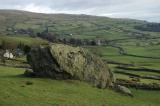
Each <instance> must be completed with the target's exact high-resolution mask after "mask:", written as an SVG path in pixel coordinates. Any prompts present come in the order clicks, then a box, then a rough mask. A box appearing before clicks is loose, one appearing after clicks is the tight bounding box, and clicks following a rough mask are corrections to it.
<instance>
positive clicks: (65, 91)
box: [0, 66, 160, 106]
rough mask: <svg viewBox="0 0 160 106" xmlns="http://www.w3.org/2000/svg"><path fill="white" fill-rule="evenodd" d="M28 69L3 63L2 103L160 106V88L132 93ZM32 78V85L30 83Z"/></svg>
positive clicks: (0, 75)
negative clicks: (28, 73)
mask: <svg viewBox="0 0 160 106" xmlns="http://www.w3.org/2000/svg"><path fill="white" fill-rule="evenodd" d="M23 73H24V69H17V68H11V67H10V68H9V67H4V66H0V106H159V104H160V101H159V98H160V95H159V94H160V91H145V90H143V91H142V90H135V89H132V92H133V94H134V97H133V98H132V97H128V96H124V95H121V94H119V93H116V92H114V91H112V90H109V89H105V90H102V89H97V88H94V87H92V86H90V85H89V84H87V83H84V82H80V81H71V80H68V81H64V80H61V81H59V80H52V79H44V78H27V77H24V76H23V75H22V74H23ZM27 82H32V83H33V84H32V85H27V84H26V83H27Z"/></svg>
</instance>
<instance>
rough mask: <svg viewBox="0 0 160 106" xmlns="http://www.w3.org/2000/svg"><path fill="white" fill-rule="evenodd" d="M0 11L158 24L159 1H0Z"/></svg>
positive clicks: (159, 14) (159, 17)
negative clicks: (7, 10) (136, 20)
mask: <svg viewBox="0 0 160 106" xmlns="http://www.w3.org/2000/svg"><path fill="white" fill-rule="evenodd" d="M0 9H18V10H26V11H31V12H39V13H69V14H88V15H97V16H107V17H114V18H133V19H141V20H147V21H151V22H160V0H0Z"/></svg>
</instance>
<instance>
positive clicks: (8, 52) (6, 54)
mask: <svg viewBox="0 0 160 106" xmlns="http://www.w3.org/2000/svg"><path fill="white" fill-rule="evenodd" d="M3 57H5V58H8V59H13V57H14V56H13V54H12V53H11V52H10V51H9V50H6V52H5V53H4V54H3Z"/></svg>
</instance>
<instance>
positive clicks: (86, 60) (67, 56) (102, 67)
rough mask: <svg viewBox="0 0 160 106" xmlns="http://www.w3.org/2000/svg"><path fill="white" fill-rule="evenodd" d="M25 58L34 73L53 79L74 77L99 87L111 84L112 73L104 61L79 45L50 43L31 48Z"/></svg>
mask: <svg viewBox="0 0 160 106" xmlns="http://www.w3.org/2000/svg"><path fill="white" fill-rule="evenodd" d="M27 60H28V62H29V64H30V65H31V67H32V69H33V71H34V73H35V74H36V75H37V76H40V77H50V78H53V79H76V80H81V81H86V82H89V83H91V84H92V85H94V86H97V87H99V88H106V87H108V86H112V84H113V79H114V78H113V74H112V72H111V71H110V69H109V67H108V66H107V64H106V63H105V62H103V61H102V60H101V59H100V58H99V57H97V56H95V55H93V54H92V53H90V52H89V51H87V50H86V49H83V48H81V47H72V46H69V45H64V44H50V45H49V46H47V47H42V46H41V47H35V48H32V49H31V52H30V54H29V55H28V56H27Z"/></svg>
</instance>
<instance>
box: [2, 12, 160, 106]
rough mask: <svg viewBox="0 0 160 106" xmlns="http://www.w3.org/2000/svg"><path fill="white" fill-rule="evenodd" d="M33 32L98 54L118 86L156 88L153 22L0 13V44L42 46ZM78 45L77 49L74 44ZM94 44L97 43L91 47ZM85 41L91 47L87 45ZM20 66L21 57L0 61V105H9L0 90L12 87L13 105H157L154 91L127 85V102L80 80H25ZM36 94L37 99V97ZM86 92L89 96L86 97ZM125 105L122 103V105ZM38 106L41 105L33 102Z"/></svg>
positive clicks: (159, 70) (159, 36) (157, 27)
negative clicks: (129, 89) (123, 84)
mask: <svg viewBox="0 0 160 106" xmlns="http://www.w3.org/2000/svg"><path fill="white" fill-rule="evenodd" d="M39 34H41V35H43V36H44V38H45V36H46V38H50V37H52V38H53V39H52V40H54V38H55V36H56V37H58V41H59V40H68V39H69V40H70V41H69V43H67V44H72V45H74V44H77V45H78V44H80V45H78V46H81V47H83V48H86V49H88V50H89V51H90V52H92V53H94V54H96V55H98V56H99V57H100V58H101V59H103V60H104V61H105V62H107V63H108V64H109V67H110V69H111V71H113V72H114V75H115V77H116V82H120V81H122V83H124V82H125V81H126V82H131V84H132V83H133V84H137V85H142V86H143V85H146V86H147V87H149V89H152V88H154V86H156V85H160V55H159V54H160V24H159V23H149V22H147V21H141V20H134V19H118V18H108V17H98V16H90V15H73V14H40V13H32V12H26V11H18V10H0V45H1V44H2V43H3V42H4V41H5V42H6V43H8V44H10V45H13V44H14V45H15V44H16V45H18V44H19V43H24V44H25V45H29V46H34V45H41V44H48V41H47V40H46V39H44V38H42V37H41V38H39V37H40V36H38V35H39ZM48 35H50V36H48ZM52 40H51V41H52ZM80 41H81V43H83V45H81V43H77V42H80ZM95 41H97V42H98V43H97V44H95ZM53 42H54V41H53ZM59 42H60V41H59ZM75 42H76V43H75ZM86 42H91V43H89V44H87V43H86ZM61 43H64V42H61ZM77 45H74V46H77ZM19 59H20V61H19ZM13 63H14V64H13ZM24 63H25V64H24ZM21 65H22V66H23V67H24V66H25V67H29V65H28V64H26V57H25V56H24V57H20V58H16V59H15V60H7V61H6V63H5V65H4V64H3V63H2V62H0V78H1V79H2V80H1V83H2V84H1V85H0V89H3V91H2V92H0V93H1V94H2V96H0V105H1V104H2V105H5V104H8V105H13V103H15V101H11V98H10V96H8V95H9V94H8V92H10V93H11V91H10V89H4V87H5V86H6V87H9V88H12V89H11V90H12V91H14V93H11V95H16V100H19V99H20V100H19V101H16V103H17V104H18V105H24V103H23V102H24V101H27V102H28V101H30V102H29V104H30V105H35V104H36V101H37V100H39V99H40V100H44V103H45V104H48V105H53V104H54V105H56V104H57V105H64V104H67V105H70V104H69V102H72V104H71V105H73V106H74V105H75V104H77V105H80V106H81V105H87V106H90V105H91V106H92V105H95V104H98V105H103V104H105V105H106V104H108V105H109V106H112V105H113V106H115V105H120V106H128V105H131V106H132V105H133V106H143V105H144V106H150V105H154V106H158V104H159V102H158V99H157V98H159V91H150V92H149V91H147V90H146V88H147V87H146V88H145V87H142V86H140V87H138V86H132V85H131V86H132V88H131V91H132V92H133V94H134V98H129V97H126V96H123V95H120V94H118V93H116V92H114V91H111V90H108V89H107V90H99V89H96V88H92V87H90V86H89V85H87V84H86V83H85V84H84V83H83V82H77V81H55V80H50V79H42V78H35V79H34V78H26V77H24V76H22V75H21V74H22V73H24V70H23V69H21V68H20V69H19V67H21ZM15 67H16V68H15ZM11 71H12V72H11ZM21 80H23V81H21ZM7 81H9V82H7ZM14 81H16V82H14ZM25 81H32V82H33V85H31V86H33V87H31V86H30V85H29V86H28V85H25ZM45 81H46V82H45ZM123 81H124V82H123ZM10 83H12V85H11V84H10ZM51 83H53V85H52V84H51ZM120 83H121V82H120ZM18 84H20V85H18ZM68 84H69V85H68ZM129 84H130V83H129ZM43 85H44V86H43ZM55 85H56V87H55ZM21 86H22V87H21ZM126 86H128V87H130V86H129V85H126ZM45 87H47V88H45ZM59 88H61V89H59ZM134 88H136V89H134ZM44 89H45V90H44ZM137 89H143V90H137ZM144 89H145V90H144ZM52 90H54V91H52ZM23 91H24V92H23ZM39 92H41V93H42V95H38V93H39ZM44 92H45V93H44ZM88 92H89V93H90V94H92V95H89V94H87V93H88ZM50 94H52V95H54V96H52V95H50ZM28 95H30V96H28ZM66 95H71V99H73V101H70V98H68V96H66ZM108 95H109V96H108ZM45 97H46V98H45ZM6 98H7V99H6ZM24 98H28V99H24ZM97 98H98V99H97ZM113 98H114V99H113ZM119 98H120V99H119ZM31 99H32V100H31ZM7 100H9V101H11V102H8V101H7ZM52 100H55V101H54V102H53V101H52ZM105 100H106V101H105ZM32 101H33V102H32ZM82 101H84V102H82ZM103 101H104V102H103ZM126 101H128V102H127V103H126ZM92 102H93V103H92ZM61 103H62V104H61ZM63 103H64V104H63ZM39 105H44V104H43V103H42V102H39Z"/></svg>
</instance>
